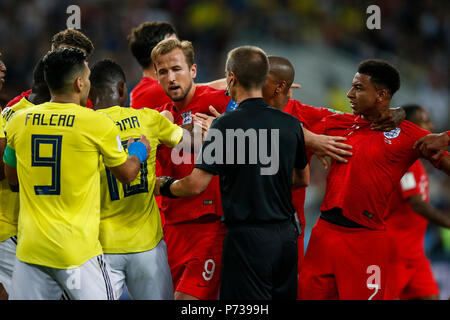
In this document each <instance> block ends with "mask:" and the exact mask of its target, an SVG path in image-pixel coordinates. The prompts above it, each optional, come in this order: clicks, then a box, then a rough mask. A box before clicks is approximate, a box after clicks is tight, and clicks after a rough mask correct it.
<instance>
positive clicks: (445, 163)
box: [438, 152, 450, 176]
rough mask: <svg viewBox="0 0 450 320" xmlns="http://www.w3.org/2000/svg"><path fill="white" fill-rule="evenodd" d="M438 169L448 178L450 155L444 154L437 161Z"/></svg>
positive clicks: (449, 174) (449, 173)
mask: <svg viewBox="0 0 450 320" xmlns="http://www.w3.org/2000/svg"><path fill="white" fill-rule="evenodd" d="M438 169H439V170H441V171H443V172H445V173H446V174H447V175H448V176H450V153H448V152H446V153H445V154H444V155H443V156H442V158H441V160H440V161H439V165H438Z"/></svg>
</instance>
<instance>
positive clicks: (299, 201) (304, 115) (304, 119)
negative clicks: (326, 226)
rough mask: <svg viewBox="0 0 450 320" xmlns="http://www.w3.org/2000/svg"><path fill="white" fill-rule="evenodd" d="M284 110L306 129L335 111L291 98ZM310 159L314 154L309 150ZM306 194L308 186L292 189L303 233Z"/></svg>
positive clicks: (293, 201) (293, 200)
mask: <svg viewBox="0 0 450 320" xmlns="http://www.w3.org/2000/svg"><path fill="white" fill-rule="evenodd" d="M283 111H284V112H286V113H289V114H290V115H292V116H294V117H296V118H297V119H298V121H300V122H301V123H302V124H303V126H304V127H305V128H306V129H310V128H311V127H312V126H314V125H315V124H316V123H317V122H319V121H320V120H322V119H323V118H325V117H327V116H329V115H332V114H333V112H332V111H330V110H329V109H327V108H320V107H312V106H309V105H307V104H303V103H301V102H300V101H298V100H294V99H290V100H289V101H288V103H287V105H286V106H285V107H284V109H283ZM307 154H308V158H309V160H311V156H312V154H311V153H310V152H307ZM305 195H306V188H299V189H296V190H293V191H292V204H293V205H294V208H295V211H296V212H297V216H298V220H299V221H300V224H301V225H302V233H304V231H305V224H306V221H305Z"/></svg>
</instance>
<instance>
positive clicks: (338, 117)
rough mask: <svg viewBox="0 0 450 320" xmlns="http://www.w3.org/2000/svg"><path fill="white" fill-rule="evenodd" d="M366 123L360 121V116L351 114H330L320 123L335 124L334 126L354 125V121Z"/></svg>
mask: <svg viewBox="0 0 450 320" xmlns="http://www.w3.org/2000/svg"><path fill="white" fill-rule="evenodd" d="M358 120H360V121H366V120H364V119H362V118H361V117H360V116H357V115H354V114H351V113H334V112H333V113H330V114H328V115H326V116H325V117H324V118H323V119H322V121H325V122H326V123H328V124H335V125H340V124H342V125H347V124H349V123H354V122H355V121H358Z"/></svg>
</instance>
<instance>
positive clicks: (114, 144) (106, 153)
mask: <svg viewBox="0 0 450 320" xmlns="http://www.w3.org/2000/svg"><path fill="white" fill-rule="evenodd" d="M104 122H105V132H107V133H106V134H105V135H104V136H103V137H102V138H101V139H100V141H99V148H100V153H101V154H102V156H103V162H104V163H105V165H106V166H107V167H117V166H120V165H121V164H123V163H125V161H127V154H126V153H125V151H124V150H123V147H122V141H121V140H120V132H119V129H118V128H117V127H116V125H115V124H114V123H113V122H112V121H108V120H106V117H105V121H104Z"/></svg>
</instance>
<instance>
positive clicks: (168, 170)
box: [151, 39, 230, 300]
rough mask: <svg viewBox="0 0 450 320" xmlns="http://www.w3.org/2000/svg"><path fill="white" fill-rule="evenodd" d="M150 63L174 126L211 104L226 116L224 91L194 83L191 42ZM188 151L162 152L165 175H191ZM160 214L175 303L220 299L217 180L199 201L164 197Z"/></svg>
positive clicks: (168, 46) (165, 44)
mask: <svg viewBox="0 0 450 320" xmlns="http://www.w3.org/2000/svg"><path fill="white" fill-rule="evenodd" d="M151 58H152V61H154V63H155V66H156V73H157V75H158V80H159V82H160V83H161V86H162V87H163V89H164V91H165V92H166V93H167V95H168V96H169V97H170V98H171V102H170V103H168V104H166V105H163V106H162V107H161V110H168V111H170V112H171V113H172V115H173V117H174V123H175V124H178V125H182V126H183V125H184V126H192V125H193V120H192V115H193V114H195V113H197V112H203V113H208V112H209V111H208V107H209V106H210V105H213V106H214V107H215V108H216V109H218V110H219V111H220V112H224V111H225V109H226V107H227V104H228V102H229V100H230V97H229V96H227V95H225V90H216V89H213V88H211V87H208V86H199V85H196V84H195V83H194V78H195V76H196V72H197V67H196V65H195V64H194V51H193V47H192V44H191V43H190V42H188V41H183V42H181V41H179V40H178V39H166V40H163V41H161V42H160V43H159V44H158V45H157V46H156V47H155V48H154V49H153V51H152V56H151ZM199 147H200V146H199ZM184 151H185V150H181V151H179V153H178V152H176V153H177V154H178V155H180V157H178V159H175V157H174V156H173V154H172V150H171V149H166V148H162V149H161V150H158V159H159V162H160V164H161V167H162V173H163V175H165V176H171V177H174V178H182V177H184V176H186V175H189V174H190V173H191V171H192V170H193V168H194V162H195V161H194V160H195V154H191V153H183V152H184ZM162 211H164V215H165V226H164V235H165V236H164V237H165V241H166V243H167V253H168V257H169V265H170V268H171V272H172V278H173V280H174V289H175V299H180V300H181V299H217V298H218V292H219V284H220V267H221V259H222V245H223V239H224V235H225V228H224V225H223V223H222V222H221V221H220V217H221V215H222V206H221V201H220V191H219V181H218V178H217V177H216V178H215V179H214V180H213V181H212V182H211V184H210V185H209V187H208V188H207V189H206V190H205V192H204V193H202V194H201V195H199V196H196V197H191V198H182V199H168V198H163V203H162Z"/></svg>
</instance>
